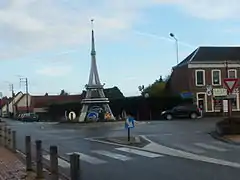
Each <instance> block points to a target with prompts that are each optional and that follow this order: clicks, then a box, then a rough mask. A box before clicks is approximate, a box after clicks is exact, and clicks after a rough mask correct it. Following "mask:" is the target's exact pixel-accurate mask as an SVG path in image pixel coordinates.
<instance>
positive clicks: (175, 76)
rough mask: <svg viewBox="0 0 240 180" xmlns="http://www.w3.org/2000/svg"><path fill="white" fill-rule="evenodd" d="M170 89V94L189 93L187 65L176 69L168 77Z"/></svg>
mask: <svg viewBox="0 0 240 180" xmlns="http://www.w3.org/2000/svg"><path fill="white" fill-rule="evenodd" d="M170 78H171V79H170V89H171V91H172V93H178V94H179V93H181V92H189V91H190V88H189V80H188V79H189V69H188V67H187V65H184V66H181V67H177V68H175V69H174V70H173V72H172V74H171V77H170Z"/></svg>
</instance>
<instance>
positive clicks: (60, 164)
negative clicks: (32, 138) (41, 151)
mask: <svg viewBox="0 0 240 180" xmlns="http://www.w3.org/2000/svg"><path fill="white" fill-rule="evenodd" d="M43 158H44V159H47V160H48V161H50V155H43ZM58 165H59V166H61V167H63V168H68V167H70V163H69V162H67V161H65V160H63V159H61V158H58Z"/></svg>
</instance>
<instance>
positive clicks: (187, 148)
mask: <svg viewBox="0 0 240 180" xmlns="http://www.w3.org/2000/svg"><path fill="white" fill-rule="evenodd" d="M174 146H175V147H178V148H180V149H182V150H185V151H188V152H192V153H197V154H202V153H205V152H206V151H204V150H203V149H200V148H194V147H192V146H188V145H183V144H174Z"/></svg>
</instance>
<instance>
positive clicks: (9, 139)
mask: <svg viewBox="0 0 240 180" xmlns="http://www.w3.org/2000/svg"><path fill="white" fill-rule="evenodd" d="M11 131H12V130H11V129H10V128H8V130H7V147H8V148H9V149H11V142H12V139H11V138H12V137H11Z"/></svg>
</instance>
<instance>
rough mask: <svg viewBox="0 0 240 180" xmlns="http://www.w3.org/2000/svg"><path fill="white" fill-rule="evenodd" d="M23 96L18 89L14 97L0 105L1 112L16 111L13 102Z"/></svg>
mask: <svg viewBox="0 0 240 180" xmlns="http://www.w3.org/2000/svg"><path fill="white" fill-rule="evenodd" d="M22 96H23V93H22V92H21V91H20V92H18V93H17V94H16V95H15V96H14V98H11V99H9V101H8V102H5V104H4V105H3V106H2V112H3V113H13V114H15V113H16V109H15V103H16V102H17V101H18V100H19V99H20V98H21V97H22Z"/></svg>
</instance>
